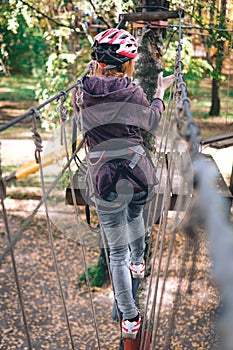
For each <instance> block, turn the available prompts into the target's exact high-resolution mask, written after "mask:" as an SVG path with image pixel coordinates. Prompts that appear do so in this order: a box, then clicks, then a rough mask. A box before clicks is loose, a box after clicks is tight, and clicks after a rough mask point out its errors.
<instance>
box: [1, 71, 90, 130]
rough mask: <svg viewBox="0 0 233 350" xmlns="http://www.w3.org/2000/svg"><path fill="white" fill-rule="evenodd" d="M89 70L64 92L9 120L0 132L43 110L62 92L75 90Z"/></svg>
mask: <svg viewBox="0 0 233 350" xmlns="http://www.w3.org/2000/svg"><path fill="white" fill-rule="evenodd" d="M91 69H92V68H90V67H89V69H88V70H87V72H86V73H85V74H84V75H83V76H82V77H81V78H80V79H78V80H77V81H76V83H75V84H73V85H71V86H69V87H68V88H66V89H65V90H61V91H60V92H58V93H57V94H56V95H54V96H52V97H50V98H49V99H48V100H46V101H44V102H42V103H41V104H39V105H38V106H36V107H35V108H31V109H29V110H28V112H26V113H24V114H21V115H20V116H18V117H16V118H14V119H13V120H11V121H10V122H9V123H7V124H5V125H3V126H2V127H0V132H1V131H4V130H6V129H8V128H10V127H11V126H13V125H15V124H17V123H19V122H21V121H23V120H24V119H26V118H27V117H29V116H33V114H34V113H35V111H39V110H40V109H42V108H44V107H45V106H46V105H48V104H50V103H51V102H53V101H57V100H58V99H59V98H60V97H61V96H62V95H64V92H65V93H67V92H69V91H70V90H72V89H74V88H76V87H77V86H79V85H80V84H81V81H82V80H83V79H84V78H85V77H86V76H88V75H89V73H90V72H91Z"/></svg>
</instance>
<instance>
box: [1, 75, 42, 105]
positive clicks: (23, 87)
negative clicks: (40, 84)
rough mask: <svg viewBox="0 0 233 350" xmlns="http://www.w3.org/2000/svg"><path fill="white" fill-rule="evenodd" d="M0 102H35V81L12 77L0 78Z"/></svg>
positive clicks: (33, 79) (19, 76)
mask: <svg viewBox="0 0 233 350" xmlns="http://www.w3.org/2000/svg"><path fill="white" fill-rule="evenodd" d="M0 83H1V87H0V101H11V102H19V101H32V102H33V101H35V88H36V84H37V79H36V78H33V77H24V76H21V75H14V76H11V77H1V78H0Z"/></svg>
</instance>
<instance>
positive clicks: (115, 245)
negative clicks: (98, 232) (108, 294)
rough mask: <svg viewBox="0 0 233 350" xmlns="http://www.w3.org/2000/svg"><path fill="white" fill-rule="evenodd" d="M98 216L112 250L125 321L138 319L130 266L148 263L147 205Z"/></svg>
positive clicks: (117, 294)
mask: <svg viewBox="0 0 233 350" xmlns="http://www.w3.org/2000/svg"><path fill="white" fill-rule="evenodd" d="M109 205H110V206H111V202H110V203H109ZM98 215H99V220H100V224H101V227H102V229H103V231H104V233H105V236H106V239H107V244H108V246H109V249H110V268H111V274H112V281H113V288H114V293H115V298H116V302H117V305H118V308H119V310H120V311H121V313H122V315H123V319H130V318H134V317H135V316H137V314H138V311H137V308H136V305H135V300H134V298H133V294H132V278H131V273H130V269H129V263H130V261H131V262H132V263H133V264H140V263H142V262H143V259H144V250H145V226H144V220H143V216H142V215H143V205H138V204H132V203H130V204H128V205H126V206H125V207H123V209H119V211H114V212H112V211H111V210H106V211H103V210H99V211H98Z"/></svg>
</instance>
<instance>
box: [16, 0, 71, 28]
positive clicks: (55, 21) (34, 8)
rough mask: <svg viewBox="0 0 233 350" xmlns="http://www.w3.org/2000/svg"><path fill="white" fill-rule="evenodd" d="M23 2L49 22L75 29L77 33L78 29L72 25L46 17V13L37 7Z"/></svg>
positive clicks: (22, 0)
mask: <svg viewBox="0 0 233 350" xmlns="http://www.w3.org/2000/svg"><path fill="white" fill-rule="evenodd" d="M21 2H22V4H24V5H26V6H28V7H29V8H30V9H32V10H34V11H36V12H37V13H39V14H40V15H41V16H43V17H45V18H47V19H48V20H49V21H51V22H53V23H55V24H57V25H58V26H60V27H66V28H70V29H73V30H74V31H75V32H76V33H77V31H76V28H75V27H74V26H71V25H68V24H64V23H60V22H59V21H57V20H56V19H54V18H52V17H50V16H48V15H46V14H45V13H43V12H41V11H40V10H39V9H38V8H36V7H34V6H32V5H30V4H28V3H27V2H26V1H24V0H21Z"/></svg>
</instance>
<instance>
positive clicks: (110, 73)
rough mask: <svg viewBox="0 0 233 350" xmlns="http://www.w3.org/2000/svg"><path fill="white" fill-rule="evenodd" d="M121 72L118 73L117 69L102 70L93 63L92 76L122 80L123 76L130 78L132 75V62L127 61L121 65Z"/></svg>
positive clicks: (95, 62)
mask: <svg viewBox="0 0 233 350" xmlns="http://www.w3.org/2000/svg"><path fill="white" fill-rule="evenodd" d="M121 70H122V72H118V70H117V68H112V69H104V68H102V67H101V66H100V64H99V63H98V62H97V61H94V71H93V75H95V76H98V77H105V78H108V77H115V78H123V77H124V76H125V75H127V77H129V78H131V77H132V76H133V73H134V60H129V61H127V62H125V63H123V64H122V65H121Z"/></svg>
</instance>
